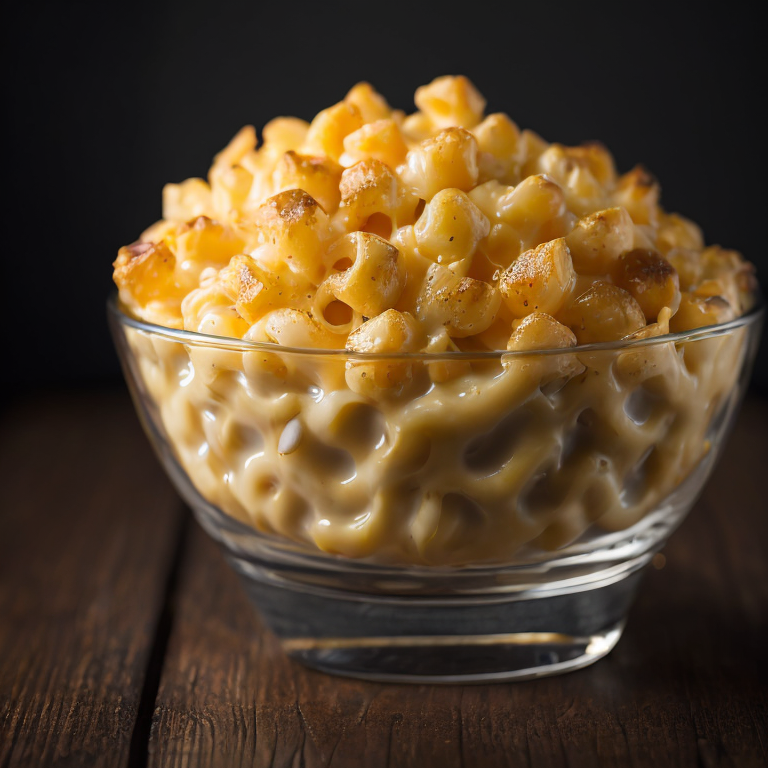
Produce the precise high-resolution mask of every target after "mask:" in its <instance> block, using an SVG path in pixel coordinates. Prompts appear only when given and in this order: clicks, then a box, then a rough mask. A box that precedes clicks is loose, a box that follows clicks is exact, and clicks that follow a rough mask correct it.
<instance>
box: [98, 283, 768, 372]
mask: <svg viewBox="0 0 768 768" xmlns="http://www.w3.org/2000/svg"><path fill="white" fill-rule="evenodd" d="M754 299H755V301H754V304H753V306H752V307H750V309H748V310H747V311H746V312H745V313H744V314H743V315H739V316H738V317H736V318H734V319H733V320H729V321H728V322H725V323H718V324H717V325H707V326H703V327H702V328H696V329H694V330H691V331H679V332H678V333H667V334H664V335H662V336H652V337H650V338H645V339H619V340H617V341H603V342H598V343H594V344H581V345H577V346H575V347H566V348H557V349H531V350H514V351H513V350H506V349H490V350H482V351H465V350H458V351H446V352H437V353H436V352H355V351H353V350H350V349H346V348H343V349H323V348H312V347H310V348H308V347H289V346H282V345H280V344H276V343H274V342H268V341H250V340H248V339H235V338H232V337H230V336H214V335H211V334H206V333H199V332H197V331H187V330H183V329H179V328H169V327H167V326H164V325H157V324H156V323H150V322H147V321H146V320H139V319H138V318H135V317H133V316H132V315H131V314H129V312H128V310H127V309H126V308H125V306H124V305H123V303H122V302H121V301H120V297H119V295H118V292H117V291H113V292H111V293H110V296H109V298H108V299H107V312H108V314H109V316H110V317H111V318H113V319H114V320H115V321H116V322H118V323H119V324H120V325H122V326H128V327H129V328H133V329H134V330H137V331H143V332H145V333H151V334H153V335H155V336H160V337H162V338H164V339H167V340H168V341H173V342H176V343H180V344H185V345H191V346H197V347H210V348H214V349H221V350H226V351H231V352H271V353H279V354H283V355H284V354H294V355H299V356H303V357H322V358H330V359H341V360H349V359H355V360H358V359H365V360H392V359H397V360H413V361H421V362H438V361H479V360H489V361H490V360H497V361H498V360H500V359H502V358H503V359H504V360H505V361H507V360H511V359H513V358H530V357H540V356H542V357H543V356H552V355H564V354H582V353H586V352H589V353H596V352H612V351H620V352H626V351H630V350H634V349H639V348H644V347H652V346H658V345H661V344H669V343H672V344H681V343H689V342H693V341H700V340H703V339H711V338H715V337H718V336H724V335H726V334H728V333H731V332H732V331H735V330H737V329H739V328H742V327H748V326H754V325H755V324H757V323H759V322H760V321H761V320H762V319H763V317H764V315H765V313H766V302H765V299H764V297H763V295H762V293H761V292H760V291H757V292H755V294H754Z"/></svg>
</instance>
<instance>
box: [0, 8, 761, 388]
mask: <svg viewBox="0 0 768 768" xmlns="http://www.w3.org/2000/svg"><path fill="white" fill-rule="evenodd" d="M705 8H706V4H703V3H699V4H697V5H695V6H693V5H691V6H690V7H686V6H684V5H681V4H674V3H668V4H666V5H661V4H659V5H651V4H648V3H618V2H617V3H615V4H610V5H608V4H606V5H596V4H589V5H585V4H579V3H569V4H567V5H566V4H558V3H544V2H533V1H532V0H531V1H530V2H526V3H514V2H506V3H503V4H502V3H497V2H495V3H488V2H471V3H470V2H464V3H458V2H456V3H453V4H448V3H441V4H436V5H428V4H425V5H421V4H417V3H416V2H412V3H411V4H402V3H386V2H384V3H383V2H379V3H372V4H366V3H364V2H358V3H345V2H339V3H335V4H325V5H320V4H312V3H302V4H297V3H279V2H271V3H259V2H253V3H247V4H233V3H225V2H219V3H215V4H201V3H197V2H184V1H182V0H159V1H158V2H156V3H154V4H152V5H151V6H142V5H141V4H112V3H63V2H57V3H27V4H20V5H19V6H17V7H15V8H14V9H13V10H12V11H10V12H7V11H6V12H5V13H6V16H5V20H4V31H3V33H2V34H3V37H4V40H3V50H4V55H5V58H6V60H7V63H6V66H5V85H6V88H5V90H6V94H5V99H4V101H5V106H6V110H5V112H6V125H7V127H8V128H9V129H10V137H9V139H8V140H7V141H6V145H5V146H6V164H7V167H8V168H9V170H10V174H9V179H8V182H7V186H8V192H9V193H10V195H9V197H10V199H11V201H12V202H11V208H10V215H6V217H5V219H4V221H3V224H4V228H5V235H4V237H3V246H2V247H3V251H4V252H3V255H2V259H3V282H2V285H3V294H4V307H5V322H4V324H3V327H4V332H5V339H6V345H10V349H8V348H7V346H6V349H5V352H6V354H5V356H4V357H5V366H4V373H5V375H4V377H3V379H4V381H5V383H6V384H10V385H11V387H12V388H14V389H17V390H28V389H30V388H32V387H39V386H50V387H73V386H93V385H99V384H104V383H111V382H116V381H118V380H119V378H120V374H119V368H118V364H117V360H116V358H115V355H114V354H113V351H112V347H111V342H110V340H109V337H108V333H107V329H106V324H105V310H104V302H105V299H106V297H107V295H108V294H109V292H110V290H111V285H112V283H111V271H112V270H111V262H112V260H113V259H114V257H115V254H116V252H117V249H118V247H119V246H120V245H123V244H125V243H129V242H131V241H133V240H134V239H135V238H136V237H137V236H138V235H139V233H140V232H141V231H142V229H144V228H145V227H146V226H147V225H149V224H150V223H152V222H153V221H154V220H156V219H157V218H159V216H160V199H161V189H162V186H163V184H164V183H165V182H168V181H181V180H182V179H185V178H187V177H189V176H205V174H206V172H207V170H208V166H209V164H210V161H211V159H212V157H213V155H214V154H215V153H216V152H217V151H218V150H219V149H221V148H222V147H223V146H224V144H225V143H226V142H227V141H228V139H229V138H230V137H231V136H232V135H233V134H234V133H235V132H236V131H237V129H238V128H240V126H241V125H243V124H245V123H252V124H254V125H255V126H256V127H257V128H260V127H261V126H262V125H263V124H264V123H265V122H266V121H267V120H269V119H270V118H272V117H273V116H276V115H280V114H289V115H293V114H295V115H298V116H300V117H303V118H306V119H310V118H311V117H312V116H313V115H314V114H315V113H316V112H318V111H319V110H320V109H322V108H324V107H326V106H329V105H330V104H332V103H334V102H336V101H338V100H339V99H341V98H342V97H343V96H344V94H345V93H346V91H347V90H348V89H349V87H351V86H352V85H353V84H354V83H355V82H357V81H359V80H369V81H370V82H372V83H373V84H374V85H375V86H376V87H377V88H378V89H379V90H380V91H381V92H382V93H383V94H384V95H385V96H386V97H387V99H388V100H389V101H390V103H391V104H392V105H393V106H396V107H401V108H404V109H406V110H408V111H411V110H412V109H413V91H414V90H415V88H416V87H417V86H418V85H421V84H423V83H426V82H429V81H430V80H431V79H432V78H434V77H436V76H438V75H441V74H458V73H463V74H466V75H468V76H469V77H470V78H471V79H472V80H473V81H474V82H475V84H476V85H477V87H478V88H479V89H480V91H481V92H482V93H483V94H484V95H485V96H486V98H487V99H488V110H489V111H505V112H507V113H508V114H509V115H510V116H511V117H512V119H513V120H515V121H516V122H517V123H518V125H520V127H521V128H532V129H533V130H535V131H537V132H539V133H540V134H541V135H543V136H544V137H545V138H546V139H548V140H550V141H552V140H556V141H561V142H563V143H579V142H581V141H584V140H589V139H600V140H602V141H603V142H604V143H605V144H606V145H607V146H608V147H609V148H610V149H611V150H612V151H613V153H614V155H615V157H616V161H617V165H618V167H619V170H621V171H625V170H628V169H629V168H631V167H632V166H633V165H634V164H636V163H638V162H642V163H643V164H644V165H645V166H646V167H648V168H649V169H650V170H651V171H652V172H653V173H654V174H655V175H656V176H658V177H659V179H660V180H661V183H662V189H663V195H662V202H663V204H664V205H665V207H666V208H667V209H668V210H673V211H679V212H680V213H683V214H684V215H686V216H688V217H690V218H693V219H694V220H695V221H697V222H698V223H700V224H701V225H702V226H703V228H704V232H705V235H706V238H707V241H708V242H711V243H721V244H722V245H725V246H728V247H733V248H736V249H739V250H741V251H742V252H743V253H744V254H745V255H747V257H748V258H750V259H751V260H752V261H754V262H755V263H756V264H757V266H758V270H759V272H758V274H759V277H760V280H761V283H762V285H763V290H764V291H765V288H766V286H767V285H768V282H766V278H767V276H768V256H767V255H766V250H765V248H764V240H765V230H766V150H765V146H766V145H765V138H764V124H763V123H762V122H761V121H760V120H758V113H759V112H762V107H763V102H764V94H763V93H762V91H761V88H762V86H761V83H763V71H762V69H763V61H764V53H765V51H764V41H763V39H762V34H761V33H760V31H759V25H758V24H757V23H756V21H755V20H754V19H753V18H750V17H749V15H746V14H744V13H742V12H740V9H739V7H738V6H737V5H734V4H732V3H731V4H722V5H719V6H718V10H717V11H715V12H713V11H709V10H705ZM6 199H7V198H6ZM9 298H10V306H9V303H8V300H9ZM765 349H766V345H765V343H764V344H763V351H762V352H761V355H760V357H759V360H758V365H757V370H756V373H755V380H754V386H755V388H756V389H758V390H761V391H762V392H764V393H766V392H768V365H767V362H768V361H767V358H768V355H767V354H766V352H765Z"/></svg>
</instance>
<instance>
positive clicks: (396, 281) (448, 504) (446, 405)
mask: <svg viewBox="0 0 768 768" xmlns="http://www.w3.org/2000/svg"><path fill="white" fill-rule="evenodd" d="M415 101H416V105H417V107H418V111H417V112H416V113H414V114H412V115H409V116H406V115H405V114H404V113H402V112H400V111H398V110H392V109H391V108H390V107H389V105H388V104H387V103H386V101H385V100H384V99H383V98H382V97H381V96H380V95H379V94H378V93H376V92H375V91H374V90H373V89H372V88H371V87H370V86H369V85H367V84H365V83H363V84H360V85H357V86H355V87H354V88H353V89H352V90H351V91H350V92H349V93H348V94H347V96H346V97H345V99H344V100H343V101H341V102H339V103H338V104H336V105H334V106H332V107H330V108H329V109H326V110H324V111H322V112H321V113H320V114H318V115H317V116H316V117H315V118H314V120H312V122H311V123H306V122H304V121H302V120H298V119H296V118H285V117H281V118H277V119H275V120H273V121H271V122H270V123H268V124H267V125H266V126H265V127H264V129H263V132H262V137H263V139H262V144H261V146H258V145H257V136H256V132H255V131H254V129H253V128H252V127H250V126H249V127H246V128H244V129H242V130H241V131H240V132H239V133H238V134H237V135H236V136H235V137H234V138H233V139H232V141H231V142H230V144H229V145H228V146H227V147H226V148H225V149H224V150H223V151H222V152H221V153H219V155H217V156H216V158H215V160H214V163H213V166H212V168H211V170H210V173H209V176H208V180H207V181H204V180H202V179H189V180H187V181H185V182H182V183H181V184H169V185H168V186H166V188H165V190H164V192H163V219H162V220H161V221H159V222H158V223H157V224H155V225H153V226H152V227H150V228H149V229H148V230H147V231H146V232H144V234H143V235H142V237H141V238H140V240H139V241H138V242H137V243H134V244H133V245H129V246H126V247H124V248H122V249H120V251H119V254H118V257H117V260H116V261H115V263H114V277H115V282H116V283H117V285H118V288H119V295H120V299H121V302H122V304H123V306H124V307H125V308H126V310H127V311H128V312H129V313H130V314H132V315H134V316H135V317H137V318H139V319H142V320H145V321H148V322H151V323H154V324H157V325H161V326H165V327H168V328H173V329H184V330H188V331H193V332H199V333H204V334H208V335H212V336H218V337H225V338H226V337H229V338H231V339H245V340H246V341H255V342H267V343H268V345H269V346H253V347H243V346H242V345H240V346H238V345H237V344H230V345H229V346H227V345H226V344H225V343H224V344H222V343H218V344H217V343H205V342H204V341H201V342H200V343H187V344H183V343H181V342H179V341H173V340H171V339H169V338H164V337H162V336H160V335H156V334H151V333H148V332H146V331H141V330H138V329H130V328H129V329H127V330H126V333H127V336H128V343H129V345H130V347H131V348H132V351H133V353H134V357H135V360H136V365H137V366H138V373H139V378H140V381H141V386H143V387H144V388H145V389H146V391H147V392H148V394H149V395H150V396H151V398H152V400H153V401H154V402H155V404H156V405H157V408H158V410H159V413H160V416H161V418H162V424H163V427H164V429H165V431H166V433H167V436H168V438H169V440H170V442H171V444H172V446H173V448H174V450H175V452H176V455H177V457H178V459H179V461H180V463H181V465H182V466H183V467H184V469H185V470H186V472H187V473H188V475H189V477H190V479H191V481H192V483H193V484H194V485H195V486H196V488H197V489H198V491H199V492H200V493H201V494H202V495H203V496H204V497H205V498H206V499H207V500H208V501H210V502H211V503H213V504H215V505H217V506H218V507H220V508H221V509H222V510H223V511H225V512H227V513H228V514H230V515H232V516H234V517H236V518H238V519H241V520H243V521H245V522H248V523H249V524H251V525H253V526H254V527H255V528H257V529H258V530H261V531H263V532H266V533H271V534H275V535H278V536H281V537H286V538H289V539H291V540H294V541H297V542H303V543H305V544H308V545H312V546H315V547H317V548H319V549H320V550H322V551H325V552H329V553H334V554H340V555H344V556H348V557H367V558H371V559H374V560H379V561H389V562H401V563H426V564H471V563H480V562H499V561H510V560H511V559H514V557H515V554H516V553H518V552H519V551H521V548H523V547H526V548H531V547H532V548H535V549H539V550H551V549H554V548H557V547H561V546H564V545H566V544H568V543H570V542H572V541H574V540H575V539H578V537H579V536H581V535H582V534H584V533H585V531H587V529H589V528H591V527H592V526H595V527H597V528H599V529H600V530H604V531H611V530H620V529H623V528H626V527H628V526H630V525H633V524H634V523H636V522H637V521H639V520H640V519H642V517H643V516H644V515H645V514H647V513H648V512H649V511H650V510H652V509H653V508H654V507H656V506H658V505H659V503H660V502H661V501H663V499H664V498H665V497H667V496H668V495H669V494H670V493H671V492H672V491H673V490H674V489H675V487H676V486H677V485H678V484H679V483H680V482H681V481H682V480H683V479H684V478H685V477H686V475H688V474H689V473H690V472H691V470H692V469H693V468H694V467H695V466H696V464H697V463H698V462H699V461H700V460H701V458H702V457H703V456H704V454H705V453H706V451H707V450H708V445H707V442H706V432H707V426H708V424H709V422H710V421H711V419H712V418H713V417H714V416H715V415H716V413H717V411H718V408H719V407H720V406H721V405H722V404H723V403H724V402H725V400H726V399H727V397H728V395H729V394H730V393H731V391H732V390H733V389H734V386H735V382H736V377H737V375H738V371H739V368H740V361H741V360H742V358H743V356H744V355H745V354H746V350H745V336H744V334H743V333H740V332H739V331H736V332H734V333H730V334H725V335H721V336H717V337H713V338H707V339H702V340H698V341H691V342H689V343H679V344H677V345H676V344H675V343H673V342H659V343H654V344H651V345H649V346H642V345H641V346H634V347H630V348H626V349H613V350H600V349H597V350H582V349H581V347H580V346H579V345H584V344H590V343H595V342H611V341H618V340H621V339H629V340H631V339H651V338H654V337H663V336H664V335H665V334H668V333H669V332H677V331H685V330H692V329H695V328H699V327H704V326H707V325H712V324H717V323H721V322H724V321H728V320H731V319H733V318H735V317H736V316H738V315H740V314H742V313H743V312H744V311H745V310H746V309H748V307H749V303H750V301H751V295H752V293H753V278H752V271H751V265H749V264H748V262H745V261H744V260H743V259H742V258H741V256H739V255H738V254H737V253H735V252H733V251H727V250H724V249H722V248H720V247H718V246H705V245H704V242H703V238H702V235H701V232H700V230H699V229H698V227H697V226H696V225H695V224H693V223H692V222H690V221H688V220H686V219H684V218H683V217H681V216H678V215H675V214H668V213H666V212H665V211H664V210H663V209H662V208H661V207H660V206H659V202H658V201H659V187H658V184H657V182H656V181H655V180H654V179H653V178H652V177H651V176H650V175H649V174H648V173H647V172H645V171H644V170H642V169H640V168H636V169H634V170H633V171H630V172H629V173H626V174H624V175H619V174H618V173H617V172H616V170H615V168H614V164H613V159H612V157H611V155H610V153H609V152H608V151H607V150H606V149H605V148H604V147H602V146H601V145H598V144H587V145H584V146H580V147H565V146H562V145H560V144H548V143H547V142H545V141H544V140H543V139H541V138H540V137H539V136H537V135H536V134H534V133H532V132H530V131H520V130H519V129H518V127H517V126H516V125H515V124H514V123H513V122H512V121H511V120H510V119H509V118H508V117H507V116H506V115H503V114H491V115H488V116H485V115H484V109H485V101H484V99H483V98H482V96H481V95H480V94H479V93H478V92H477V91H476V90H475V88H474V86H473V85H472V84H471V83H470V82H469V81H468V80H467V79H466V78H463V77H442V78H438V79H437V80H435V81H434V82H432V83H430V84H429V85H426V86H423V87H421V88H419V89H418V90H417V92H416V97H415ZM740 330H741V331H743V329H740ZM297 348H298V349H300V350H304V351H296V349H297ZM312 350H339V354H335V355H334V354H330V355H329V354H313V353H312ZM492 350H502V351H504V354H499V355H497V356H496V357H493V356H490V357H489V356H488V355H487V354H485V353H488V352H489V351H492ZM542 351H543V352H542ZM457 352H463V353H465V354H463V355H459V356H457V355H456V353H457ZM507 352H508V354H507ZM526 353H530V354H526ZM473 354H476V355H477V356H476V357H473ZM484 354H485V356H483V355H484ZM372 355H373V356H372Z"/></svg>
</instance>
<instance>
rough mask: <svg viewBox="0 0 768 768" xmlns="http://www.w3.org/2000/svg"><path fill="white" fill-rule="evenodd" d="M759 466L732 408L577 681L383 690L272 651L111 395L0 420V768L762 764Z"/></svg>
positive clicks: (760, 453) (754, 446)
mask: <svg viewBox="0 0 768 768" xmlns="http://www.w3.org/2000/svg"><path fill="white" fill-rule="evenodd" d="M766 459H768V403H766V402H762V401H757V400H751V401H748V402H747V404H746V405H745V408H744V410H743V412H742V416H741V418H740V420H739V422H738V425H737V427H736V429H735V432H734V434H733V436H732V438H731V440H730V442H729V444H728V447H727V448H726V451H725V455H724V456H723V458H722V460H721V463H720V465H719V467H718V469H717V470H716V473H715V475H714V477H713V478H712V480H711V481H710V483H709V485H708V486H707V489H706V491H705V493H704V496H703V498H702V500H701V501H700V502H699V503H698V504H697V506H696V508H695V509H694V510H693V512H692V513H691V515H690V517H689V518H688V520H687V521H686V522H685V524H684V525H683V527H682V529H681V530H680V531H679V532H678V533H677V534H676V535H675V536H674V537H673V539H672V541H671V542H670V544H669V546H668V547H667V548H666V550H665V553H664V557H662V556H658V557H657V558H656V560H655V561H654V565H655V566H656V567H655V568H651V569H650V571H649V573H648V574H647V577H646V579H645V582H644V584H643V586H642V587H641V592H640V596H639V598H638V601H637V603H636V605H635V607H634V609H633V611H632V614H631V616H630V621H629V626H628V628H627V631H626V633H625V636H624V638H623V639H622V640H621V641H620V643H619V645H618V647H617V648H616V650H614V651H613V653H611V654H610V656H609V657H607V658H606V659H604V660H602V661H600V662H598V663H597V664H596V665H595V666H593V667H590V668H588V669H585V670H581V671H579V672H573V673H570V674H567V675H563V676H561V677H553V678H547V679H542V680H538V681H532V682H524V683H515V684H497V685H490V686H465V687H460V686H447V687H436V686H435V687H433V686H426V685H420V686H407V685H384V684H378V683H368V682H358V681H354V680H345V679H340V678H334V677H329V676H326V675H323V674H321V673H318V672H313V671H311V670H308V669H305V668H303V667H302V666H300V665H299V664H297V663H295V662H293V661H290V660H288V659H287V658H286V657H285V656H284V655H283V654H282V652H281V650H280V648H279V646H278V644H277V642H276V641H275V639H274V638H273V637H272V636H271V635H270V634H269V633H268V632H266V631H265V630H264V629H263V627H262V625H261V623H260V621H259V619H258V617H257V615H256V614H255V613H254V611H253V610H252V609H251V607H250V605H249V604H248V602H247V600H246V598H245V595H244V593H243V591H242V589H241V588H240V585H239V583H238V581H237V579H236V577H235V575H234V573H233V572H231V571H230V569H229V567H228V566H227V565H226V563H225V561H224V559H223V557H222V555H221V553H220V552H219V550H218V549H217V547H216V546H215V545H214V544H213V543H212V542H211V541H210V540H209V539H208V538H207V537H206V535H205V534H203V533H202V531H201V529H200V528H199V527H198V526H197V524H196V523H194V522H193V520H192V518H191V515H190V514H189V512H188V511H187V510H186V509H185V508H184V506H183V505H182V503H181V501H180V500H179V499H178V497H177V496H176V494H175V493H174V491H173V490H172V489H171V487H170V485H169V482H168V481H167V480H166V479H165V476H164V475H163V473H162V471H161V469H160V467H159V465H158V464H157V462H156V461H155V459H154V457H153V455H152V453H151V451H150V449H149V445H148V443H147V441H146V439H145V438H144V437H143V435H142V434H141V432H140V428H139V425H138V421H137V419H136V417H135V416H134V414H133V411H132V408H131V406H130V404H129V402H128V399H127V397H126V395H125V394H124V393H123V392H112V393H99V392H96V393H84V394H67V395H60V396H56V397H52V396H45V395H39V394H36V395H30V396H28V397H27V398H26V399H25V400H23V401H21V402H18V403H16V404H15V405H14V407H13V408H11V409H10V410H6V412H5V413H4V414H3V415H2V420H1V421H0V473H1V478H0V767H2V768H4V767H5V766H49V765H53V766H64V765H66V766H102V765H103V766H143V765H147V764H148V765H152V766H203V765H205V766H209V765H238V766H240V765H257V766H307V767H308V768H311V767H314V766H366V767H370V768H376V767H377V766H419V767H421V766H431V765H434V766H440V767H441V768H443V767H444V768H451V767H452V766H482V767H483V768H485V766H489V767H491V766H545V767H548V766H566V765H567V766H592V765H597V764H603V765H615V766H645V765H653V766H654V767H655V768H660V767H661V766H697V767H699V768H701V767H704V768H709V767H710V766H715V765H728V766H762V765H765V761H766V754H767V752H766V750H767V748H768V727H767V726H768V706H767V705H768V663H767V662H766V658H767V657H768V644H766V641H768V508H767V507H768V505H766V501H765V488H766V481H768V461H766Z"/></svg>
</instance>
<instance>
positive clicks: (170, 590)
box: [128, 506, 193, 768]
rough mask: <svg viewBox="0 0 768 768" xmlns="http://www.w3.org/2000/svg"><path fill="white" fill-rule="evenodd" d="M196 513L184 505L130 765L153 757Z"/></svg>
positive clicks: (142, 767)
mask: <svg viewBox="0 0 768 768" xmlns="http://www.w3.org/2000/svg"><path fill="white" fill-rule="evenodd" d="M191 518H192V513H191V512H190V511H189V509H188V508H187V507H186V506H184V509H183V511H182V514H181V515H180V520H179V524H178V529H177V531H176V545H175V547H174V549H173V554H172V555H171V563H170V566H169V568H168V575H167V578H166V581H165V586H164V588H163V603H162V608H161V609H160V613H159V614H158V618H157V623H156V624H155V631H154V637H153V639H152V647H151V650H150V652H149V656H148V660H147V666H146V668H145V670H144V682H143V684H142V687H141V695H140V696H139V706H138V709H137V711H136V720H135V721H134V725H133V732H132V734H131V741H130V746H129V750H128V768H145V766H146V765H147V763H148V761H149V739H150V735H151V732H152V718H153V716H154V713H155V705H156V703H157V694H158V691H159V689H160V679H161V677H162V674H163V666H164V664H165V657H166V653H167V651H168V640H169V638H170V636H171V630H172V629H173V619H174V616H173V605H174V602H175V600H176V596H177V594H178V589H179V573H180V571H181V562H182V559H183V557H184V552H185V550H186V549H187V544H188V542H189V533H190V529H191V527H192V525H193V523H192V520H191Z"/></svg>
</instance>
